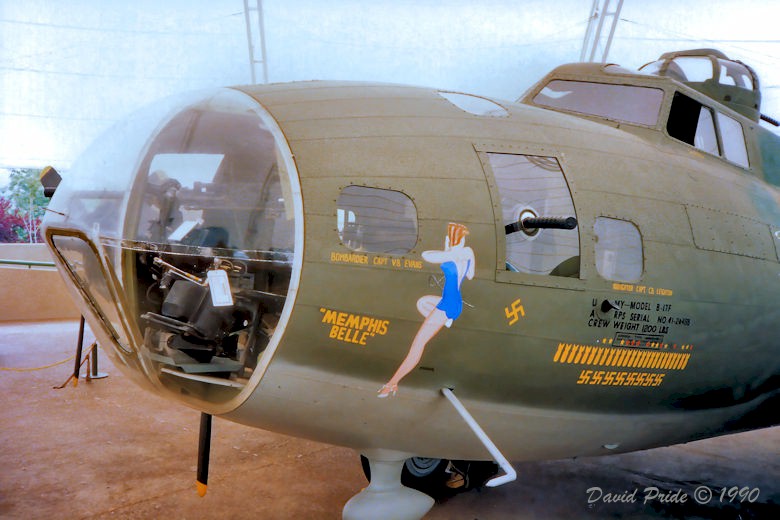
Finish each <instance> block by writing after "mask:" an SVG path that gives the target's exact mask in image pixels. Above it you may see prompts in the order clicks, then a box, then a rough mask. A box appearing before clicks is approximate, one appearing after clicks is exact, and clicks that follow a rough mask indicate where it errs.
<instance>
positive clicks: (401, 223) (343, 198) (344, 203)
mask: <svg viewBox="0 0 780 520" xmlns="http://www.w3.org/2000/svg"><path fill="white" fill-rule="evenodd" d="M336 227H337V229H338V232H339V239H340V240H341V242H342V243H343V244H344V245H345V246H347V247H348V248H350V249H352V250H354V251H364V252H370V253H390V254H404V253H408V252H409V251H411V250H412V248H413V247H414V246H415V244H417V208H415V206H414V202H412V199H410V198H409V197H408V196H406V195H405V194H404V193H401V192H400V191H393V190H383V189H379V188H367V187H365V186H347V187H346V188H344V189H342V190H341V194H340V195H339V199H338V205H337V210H336Z"/></svg>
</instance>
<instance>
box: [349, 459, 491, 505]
mask: <svg viewBox="0 0 780 520" xmlns="http://www.w3.org/2000/svg"><path fill="white" fill-rule="evenodd" d="M360 461H361V464H362V465H363V473H364V474H365V475H366V479H368V481H369V482H371V468H370V467H369V465H368V459H367V458H366V457H364V456H362V455H361V456H360ZM497 472H498V470H497V466H496V464H495V463H493V462H473V461H449V460H446V459H429V458H425V457H412V458H410V459H407V460H406V462H405V463H404V468H403V471H402V472H401V483H402V484H403V485H404V486H407V487H410V488H412V489H416V490H417V491H422V492H423V493H425V494H426V495H428V496H430V497H433V498H434V499H435V500H443V499H446V498H449V497H451V496H453V495H456V494H457V493H460V492H462V491H468V490H469V489H473V488H475V487H480V486H482V485H483V484H484V483H485V482H486V481H487V480H488V479H489V478H490V477H492V476H494V475H495V474H496V473H497Z"/></svg>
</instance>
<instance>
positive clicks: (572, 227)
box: [486, 153, 580, 277]
mask: <svg viewBox="0 0 780 520" xmlns="http://www.w3.org/2000/svg"><path fill="white" fill-rule="evenodd" d="M486 155H487V158H488V161H489V163H490V169H491V170H492V171H493V176H494V177H495V180H496V186H497V189H498V194H499V197H500V199H501V219H502V223H503V225H504V229H505V232H506V233H505V237H506V238H505V245H506V258H505V268H506V270H507V271H515V272H522V273H528V274H538V275H552V276H571V277H578V276H579V272H580V239H579V233H578V231H577V229H576V225H577V220H576V216H575V212H574V203H573V202H572V198H571V193H570V192H569V186H568V185H567V184H566V179H565V178H564V176H563V172H562V171H561V167H560V165H559V164H558V161H557V160H556V159H555V158H554V157H539V156H533V155H514V154H502V153H488V154H486ZM542 220H545V221H547V223H549V222H552V221H557V222H558V223H560V224H561V225H559V226H554V225H552V226H549V227H548V225H547V224H545V223H544V222H542ZM523 223H525V225H523ZM564 223H565V224H566V225H565V226H564V225H563V224H564ZM501 234H503V233H501ZM499 240H500V238H499Z"/></svg>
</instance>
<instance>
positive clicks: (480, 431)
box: [44, 50, 780, 518]
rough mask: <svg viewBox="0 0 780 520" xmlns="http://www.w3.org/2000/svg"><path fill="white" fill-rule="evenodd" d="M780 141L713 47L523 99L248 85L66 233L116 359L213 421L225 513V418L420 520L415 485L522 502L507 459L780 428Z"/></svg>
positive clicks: (113, 134)
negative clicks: (217, 426) (356, 473)
mask: <svg viewBox="0 0 780 520" xmlns="http://www.w3.org/2000/svg"><path fill="white" fill-rule="evenodd" d="M762 117H764V116H762V115H761V114H760V91H759V86H758V80H757V78H756V76H755V74H754V73H753V71H752V70H751V69H750V68H749V67H747V66H745V65H744V64H741V63H740V62H736V61H732V60H729V59H728V58H727V57H726V56H724V55H723V54H721V53H719V52H717V51H713V50H698V51H688V52H680V53H671V54H667V55H664V56H662V57H661V59H660V60H659V61H656V62H653V63H650V64H648V65H646V66H645V67H643V69H642V70H641V71H639V72H636V71H629V70H627V69H623V68H620V67H618V66H616V65H602V64H573V65H565V66H562V67H559V68H557V69H555V70H554V71H553V72H551V73H550V74H549V75H548V76H547V77H545V78H544V79H543V80H542V81H540V82H539V83H538V84H537V85H536V86H534V87H533V88H532V89H531V90H529V92H528V93H527V94H526V95H525V96H524V97H523V98H522V99H521V100H519V102H517V103H512V102H503V101H494V100H490V99H486V98H483V97H478V96H473V95H468V94H463V93H456V92H447V91H440V90H434V89H425V88H414V87H405V86H398V85H386V84H371V83H335V82H307V83H291V84H277V85H256V86H248V87H237V88H229V89H221V90H216V91H212V92H210V93H208V94H203V93H201V94H198V95H190V96H184V97H183V98H180V99H176V100H173V101H165V102H163V103H161V104H158V105H155V106H153V107H152V108H150V109H148V110H146V111H142V112H141V113H139V114H138V115H137V116H135V117H133V118H131V119H130V120H128V121H127V122H125V123H123V124H121V125H119V126H117V127H115V128H114V129H112V130H111V131H109V132H108V133H107V134H106V136H105V137H104V138H102V139H101V140H99V141H98V142H97V143H96V144H95V145H94V146H93V147H92V148H91V149H90V150H89V151H88V152H87V153H85V154H84V156H83V158H82V159H80V160H79V161H78V162H77V163H76V165H74V167H73V171H72V173H71V175H69V176H67V178H66V179H65V180H64V181H63V182H62V183H61V184H60V185H59V186H58V187H57V189H56V193H55V194H54V196H53V200H52V202H51V206H50V208H51V209H52V210H53V211H51V212H49V214H48V216H47V218H46V220H45V223H44V228H45V236H46V241H47V243H48V245H49V246H50V248H51V249H52V251H53V253H54V256H55V260H56V262H57V265H58V267H59V270H60V272H61V273H62V274H63V276H64V278H65V280H66V282H67V283H68V285H69V287H70V290H71V292H72V294H73V296H74V297H75V298H76V300H77V302H78V304H79V306H80V309H81V310H82V312H83V313H84V315H85V316H86V318H87V320H88V321H89V323H90V325H91V327H92V329H93V330H94V332H95V334H96V336H97V337H98V340H99V341H100V342H101V344H102V345H103V346H104V347H107V348H108V349H109V350H110V351H111V353H112V357H113V360H114V362H115V363H116V364H117V365H118V366H119V367H121V368H122V369H123V371H124V372H125V373H127V374H128V375H129V376H130V377H132V378H133V379H134V380H135V381H136V382H137V383H138V384H139V385H141V386H143V387H146V388H147V389H149V390H151V391H153V392H155V393H158V394H160V395H162V396H165V397H167V398H169V399H173V400H178V401H181V402H183V403H185V404H187V405H189V406H191V407H194V408H196V409H198V410H200V411H202V412H203V421H202V442H201V446H202V448H204V449H202V451H201V457H200V459H201V460H200V462H201V471H199V473H200V474H199V482H200V486H201V488H202V489H201V490H202V491H204V492H205V484H206V471H205V469H206V465H207V462H208V460H207V458H206V456H205V453H206V452H207V449H205V448H207V446H208V439H209V436H210V420H211V416H212V415H218V416H220V417H223V418H225V419H227V420H231V421H236V422H239V423H243V424H247V425H251V426H255V427H259V428H264V429H268V430H273V431H277V432H281V433H285V434H289V435H295V436H300V437H305V438H309V439H315V440H318V441H322V442H327V443H332V444H337V445H341V446H348V447H352V448H354V449H356V450H357V451H359V452H360V453H361V454H363V455H364V462H365V463H366V469H367V474H369V475H370V478H371V483H370V485H369V486H368V487H367V488H366V489H365V490H363V491H362V492H360V493H359V494H357V495H356V496H355V497H354V498H353V499H352V500H350V501H349V502H348V503H347V505H346V506H345V509H344V517H345V518H384V517H386V516H387V511H392V514H393V517H394V518H419V517H421V516H423V515H424V514H425V512H426V511H428V509H429V508H430V507H431V505H432V503H433V499H432V498H431V497H430V496H428V495H426V494H423V493H421V492H420V491H417V490H416V489H410V487H413V488H417V489H423V490H425V491H427V492H429V493H430V494H433V495H436V493H437V492H440V491H441V490H442V489H445V488H446V486H447V485H449V486H450V487H452V486H459V485H460V486H463V487H469V486H473V485H480V484H482V483H483V482H484V481H485V480H486V479H487V478H489V477H492V478H490V480H488V481H487V485H489V486H492V485H498V484H501V483H503V482H506V481H509V480H512V479H513V478H514V476H515V473H514V470H513V469H512V466H511V465H510V464H509V462H507V460H515V461H522V460H530V459H542V458H561V457H574V456H587V455H599V454H605V453H616V452H624V451H631V450H639V449H644V448H650V447H655V446H664V445H670V444H675V443H681V442H686V441H690V440H692V439H699V438H703V437H708V436H713V435H720V434H725V433H729V432H734V431H740V430H746V429H751V428H758V427H764V426H769V425H773V424H777V423H778V422H780V420H779V418H778V417H779V416H778V410H780V407H778V388H779V384H780V355H778V354H780V350H779V349H778V337H780V307H778V305H777V301H778V294H780V261H779V260H778V258H779V257H780V189H779V188H778V186H780V140H778V138H777V137H776V136H775V135H774V134H773V133H771V132H770V131H768V130H766V129H765V128H763V127H761V126H760V125H759V122H760V118H762ZM766 119H768V118H766ZM638 425H639V426H638ZM640 426H641V427H640ZM466 461H489V462H482V463H478V462H466ZM494 461H495V463H497V464H495V463H494ZM401 478H403V482H404V484H406V485H402V483H401ZM407 486H410V487H407Z"/></svg>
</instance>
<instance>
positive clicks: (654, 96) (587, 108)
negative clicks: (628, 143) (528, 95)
mask: <svg viewBox="0 0 780 520" xmlns="http://www.w3.org/2000/svg"><path fill="white" fill-rule="evenodd" d="M663 98H664V92H663V90H661V89H657V88H651V87H638V86H634V85H613V84H610V83H592V82H585V81H570V80H557V79H556V80H552V81H550V82H549V83H548V84H547V85H546V86H545V87H544V88H543V89H542V90H541V91H540V92H539V93H538V94H537V95H536V96H535V97H534V99H533V102H534V103H535V104H537V105H541V106H545V107H549V108H555V109H559V110H567V111H570V112H577V113H580V114H589V115H594V116H598V117H604V118H606V119H612V120H615V121H621V122H624V123H631V124H634V125H643V126H655V124H656V122H657V121H658V114H659V113H660V111H661V104H662V102H663Z"/></svg>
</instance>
